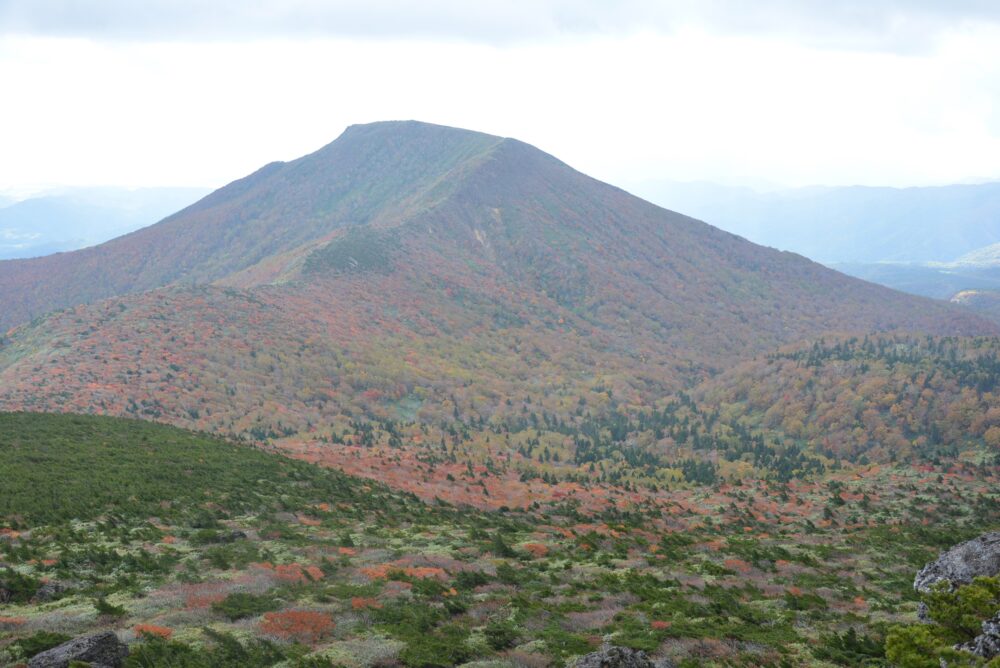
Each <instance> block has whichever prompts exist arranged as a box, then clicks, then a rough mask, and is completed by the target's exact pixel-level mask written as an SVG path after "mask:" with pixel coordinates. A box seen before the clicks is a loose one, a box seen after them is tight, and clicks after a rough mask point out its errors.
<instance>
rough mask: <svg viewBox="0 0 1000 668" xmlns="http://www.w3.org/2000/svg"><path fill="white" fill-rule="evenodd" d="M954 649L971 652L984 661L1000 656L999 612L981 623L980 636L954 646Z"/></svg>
mask: <svg viewBox="0 0 1000 668" xmlns="http://www.w3.org/2000/svg"><path fill="white" fill-rule="evenodd" d="M955 649H961V650H965V651H966V652H972V653H973V654H975V655H976V656H981V657H983V658H984V659H992V658H994V657H997V656H1000V612H998V613H997V614H996V615H994V616H993V618H992V619H987V620H986V621H985V622H983V632H982V633H981V634H980V635H978V636H976V637H975V638H973V639H972V640H970V641H969V642H967V643H963V644H961V645H955Z"/></svg>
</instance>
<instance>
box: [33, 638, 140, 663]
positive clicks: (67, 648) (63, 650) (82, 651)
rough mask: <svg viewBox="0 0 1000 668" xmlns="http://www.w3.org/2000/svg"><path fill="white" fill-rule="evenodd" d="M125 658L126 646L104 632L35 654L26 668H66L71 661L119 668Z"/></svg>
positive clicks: (126, 653) (126, 654)
mask: <svg viewBox="0 0 1000 668" xmlns="http://www.w3.org/2000/svg"><path fill="white" fill-rule="evenodd" d="M127 656H128V646H127V645H125V643H123V642H122V641H120V640H119V639H118V636H116V635H115V632H114V631H104V632H102V633H95V634H93V635H89V636H81V637H79V638H74V639H73V640H70V641H68V642H64V643H63V644H62V645H59V646H58V647H53V648H52V649H49V650H46V651H44V652H42V653H41V654H36V655H35V656H33V657H32V658H31V660H30V661H28V668H67V666H69V664H70V662H72V661H84V662H86V663H89V664H90V665H91V667H92V668H121V665H122V664H123V663H124V662H125V658H126V657H127Z"/></svg>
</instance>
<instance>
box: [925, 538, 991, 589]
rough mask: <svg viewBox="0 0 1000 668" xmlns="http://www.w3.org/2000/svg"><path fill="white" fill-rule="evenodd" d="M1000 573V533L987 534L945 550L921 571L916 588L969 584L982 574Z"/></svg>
mask: <svg viewBox="0 0 1000 668" xmlns="http://www.w3.org/2000/svg"><path fill="white" fill-rule="evenodd" d="M998 574H1000V532H993V533H984V534H983V535H982V536H979V537H978V538H973V539H972V540H970V541H966V542H964V543H959V544H958V545H956V546H955V547H953V548H951V549H950V550H947V551H946V552H942V553H941V555H940V556H939V557H938V558H937V561H932V562H931V563H929V564H927V565H926V566H924V567H923V568H921V569H920V572H919V573H917V577H916V578H915V579H914V581H913V588H914V589H916V590H917V591H918V592H927V591H930V589H931V587H932V586H934V585H935V584H936V583H938V582H942V581H946V582H948V583H950V585H951V586H952V587H957V586H960V585H965V584H969V583H970V582H972V580H973V579H974V578H977V577H980V576H986V577H994V576H996V575H998Z"/></svg>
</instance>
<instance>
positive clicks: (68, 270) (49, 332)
mask: <svg viewBox="0 0 1000 668" xmlns="http://www.w3.org/2000/svg"><path fill="white" fill-rule="evenodd" d="M115 295H118V297H115V298H113V299H104V298H108V297H112V296H115ZM102 299H103V301H101V300H102ZM87 303H89V305H83V304H87ZM66 307H72V308H70V309H69V310H67V311H64V312H62V313H58V314H55V315H52V316H48V317H47V318H44V319H43V320H41V321H39V322H35V323H34V324H32V325H30V326H21V327H18V328H17V329H16V330H15V331H14V332H13V333H11V334H10V335H9V337H8V339H7V340H6V342H5V344H4V345H3V346H2V347H0V408H18V409H21V408H30V409H46V410H96V411H101V412H107V413H115V414H138V415H145V416H150V417H154V418H159V419H166V420H170V421H173V422H177V423H181V424H185V425H188V426H196V427H198V428H202V429H211V430H216V431H232V432H237V433H247V432H252V433H254V434H257V435H259V434H262V433H263V434H274V433H285V432H288V433H294V432H295V431H298V430H301V429H305V428H308V425H310V424H317V423H320V422H322V421H324V420H329V419H332V417H333V416H336V415H343V414H355V415H356V414H359V413H363V414H368V415H381V416H389V417H393V416H395V417H404V418H408V419H412V418H418V419H436V418H437V417H439V416H440V415H441V414H442V413H453V414H459V413H461V414H463V415H473V416H475V419H489V418H491V417H493V416H495V415H498V414H502V413H504V412H505V411H508V410H510V411H516V410H517V408H518V405H516V404H513V402H512V401H511V398H512V397H517V398H523V397H525V396H526V395H535V396H536V400H538V399H537V396H538V394H539V393H541V394H542V395H543V398H542V399H541V400H540V401H542V405H543V406H545V407H546V409H547V410H551V411H552V412H553V413H554V414H566V413H567V412H568V411H570V410H576V407H577V406H582V405H584V403H587V402H598V403H599V402H606V401H607V400H608V398H609V397H611V396H615V397H616V400H617V398H618V397H625V400H627V401H631V402H640V403H641V402H646V401H652V400H654V399H655V398H656V397H659V396H662V395H663V394H664V393H666V392H670V391H674V390H676V389H678V388H681V387H684V386H686V385H689V384H691V383H693V382H695V381H697V380H699V379H701V378H703V377H705V376H708V375H711V374H713V373H714V372H715V371H717V370H720V369H722V368H724V367H726V366H728V365H730V364H732V363H733V362H735V361H737V360H739V359H743V358H745V357H747V356H749V355H752V354H754V353H757V352H762V351H768V350H771V349H773V348H774V347H776V346H778V345H781V344H784V343H789V342H793V341H797V340H800V339H804V338H808V337H814V336H818V335H822V334H823V333H826V332H834V331H835V332H846V333H853V332H859V333H864V332H871V331H886V330H905V331H911V332H922V333H929V334H949V335H950V334H955V335H973V334H994V333H996V331H997V330H996V326H995V325H992V324H990V323H988V322H986V321H984V320H981V319H979V318H977V317H976V316H974V315H971V314H968V313H966V312H964V311H962V310H960V309H958V308H957V307H953V306H950V305H948V304H944V303H940V302H935V301H932V300H928V299H922V298H919V297H912V296H908V295H903V294H901V293H898V292H894V291H892V290H889V289H886V288H882V287H879V286H875V285H872V284H869V283H865V282H863V281H859V280H856V279H852V278H849V277H847V276H844V275H842V274H839V273H837V272H834V271H832V270H829V269H826V268H824V267H822V266H820V265H818V264H815V263H813V262H811V261H809V260H807V259H806V258H803V257H801V256H797V255H794V254H790V253H782V252H778V251H775V250H773V249H768V248H763V247H760V246H756V245H754V244H752V243H750V242H748V241H746V240H744V239H742V238H740V237H737V236H734V235H732V234H728V233H726V232H722V231H720V230H718V229H716V228H713V227H711V226H709V225H707V224H705V223H701V222H699V221H696V220H693V219H691V218H688V217H686V216H683V215H680V214H677V213H673V212H670V211H667V210H664V209H661V208H659V207H657V206H654V205H652V204H650V203H648V202H645V201H643V200H641V199H639V198H636V197H634V196H632V195H630V194H628V193H626V192H625V191H623V190H620V189H618V188H615V187H613V186H610V185H607V184H604V183H601V182H599V181H596V180H594V179H592V178H590V177H588V176H586V175H584V174H581V173H579V172H577V171H575V170H573V169H572V168H570V167H569V166H567V165H565V164H564V163H562V162H560V161H559V160H557V159H556V158H554V157H552V156H550V155H547V154H545V153H543V152H542V151H539V150H538V149H535V148H533V147H531V146H529V145H527V144H524V143H522V142H519V141H516V140H513V139H503V138H499V137H493V136H490V135H484V134H479V133H475V132H468V131H465V130H456V129H452V128H445V127H441V126H435V125H429V124H424V123H416V122H390V123H376V124H372V125H364V126H354V127H352V128H349V129H348V130H347V131H346V132H345V133H344V134H343V135H342V136H341V137H340V138H339V139H337V140H336V141H335V142H333V143H332V144H330V145H328V146H327V147H325V148H323V149H321V150H320V151H318V152H316V153H314V154H312V155H309V156H306V157H304V158H301V159H299V160H296V161H293V162H289V163H275V164H272V165H269V166H267V167H264V168H263V169H261V170H260V171H258V172H257V173H255V174H253V175H251V176H249V177H247V178H245V179H243V180H241V181H237V182H235V183H233V184H231V185H229V186H227V187H225V188H223V189H221V190H219V191H217V192H216V193H213V194H212V195H209V196H208V197H206V198H205V199H204V200H202V201H201V202H199V203H197V204H195V205H193V206H192V207H189V208H188V209H185V210H183V211H181V212H179V213H178V214H175V215H174V216H171V217H170V218H168V219H166V220H164V221H163V222H161V223H158V224H157V225H154V226H152V227H150V228H147V229H145V230H141V231H139V232H136V233H134V234H131V235H128V236H126V237H122V238H120V239H116V240H114V241H112V242H109V243H107V244H104V245H102V246H98V247H95V248H92V249H88V250H84V251H78V252H75V253H67V254H62V255H57V256H52V257H48V258H42V259H39V260H31V261H19V262H10V263H0V313H2V314H3V315H2V316H0V317H2V318H3V323H4V324H5V325H6V326H10V325H14V324H17V323H23V322H25V321H26V320H27V319H29V318H34V317H37V316H38V315H40V314H42V313H44V312H45V311H46V310H49V309H52V308H66ZM580 402H583V403H580ZM587 405H593V403H588V404H587Z"/></svg>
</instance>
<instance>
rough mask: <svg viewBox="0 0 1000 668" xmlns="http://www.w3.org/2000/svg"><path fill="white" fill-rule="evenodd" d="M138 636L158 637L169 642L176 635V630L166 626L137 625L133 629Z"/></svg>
mask: <svg viewBox="0 0 1000 668" xmlns="http://www.w3.org/2000/svg"><path fill="white" fill-rule="evenodd" d="M132 630H133V631H135V634H136V635H137V636H156V637H158V638H163V639H164V640H169V639H170V636H172V635H174V630H173V629H171V628H167V627H166V626H155V625H153V624H136V625H135V626H134V627H133V629H132Z"/></svg>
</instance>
